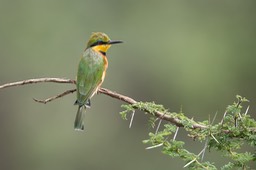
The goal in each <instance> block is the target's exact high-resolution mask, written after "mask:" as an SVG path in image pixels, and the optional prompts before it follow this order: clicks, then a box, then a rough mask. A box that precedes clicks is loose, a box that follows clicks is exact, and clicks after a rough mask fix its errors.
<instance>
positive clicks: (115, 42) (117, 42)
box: [108, 40, 123, 44]
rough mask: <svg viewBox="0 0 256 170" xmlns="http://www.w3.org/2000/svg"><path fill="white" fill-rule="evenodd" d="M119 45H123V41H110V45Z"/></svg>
mask: <svg viewBox="0 0 256 170" xmlns="http://www.w3.org/2000/svg"><path fill="white" fill-rule="evenodd" d="M119 43H123V41H120V40H110V41H109V42H108V44H119Z"/></svg>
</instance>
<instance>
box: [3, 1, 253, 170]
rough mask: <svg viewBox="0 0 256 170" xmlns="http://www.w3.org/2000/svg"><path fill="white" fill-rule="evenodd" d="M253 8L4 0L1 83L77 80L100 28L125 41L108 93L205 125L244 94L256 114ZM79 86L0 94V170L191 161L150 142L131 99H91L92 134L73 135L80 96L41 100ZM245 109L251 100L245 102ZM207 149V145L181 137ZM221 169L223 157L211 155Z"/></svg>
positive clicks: (162, 165) (114, 56)
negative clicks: (127, 115) (129, 115)
mask: <svg viewBox="0 0 256 170" xmlns="http://www.w3.org/2000/svg"><path fill="white" fill-rule="evenodd" d="M255 7H256V2H255V1H253V0H248V1H240V0H232V1H228V0H227V1H204V0H193V1H186V0H185V1H178V0H177V1H167V0H166V1H164V0H163V1H135V0H131V1H118V0H109V1H103V0H102V1H100V0H76V1H60V0H46V1H40V0H23V1H18V0H15V1H9V0H0V84H3V83H7V82H13V81H18V80H23V79H29V78H39V77H60V78H71V79H73V78H75V76H76V71H77V65H78V62H79V59H80V56H81V54H82V52H83V49H84V47H85V44H86V42H87V39H88V38H89V36H90V34H91V32H95V31H102V32H105V33H107V34H108V35H109V36H110V37H111V38H112V39H116V40H117V39H118V40H123V41H124V42H125V43H124V44H120V45H116V46H113V47H112V48H111V49H110V50H109V52H108V56H109V57H108V58H109V69H108V74H107V76H106V79H105V82H104V84H103V87H106V88H109V89H111V90H114V91H117V92H119V93H122V94H126V95H128V96H131V97H133V98H134V99H136V100H141V101H154V102H156V103H159V104H163V105H164V106H165V107H166V108H169V110H170V111H179V110H180V109H181V108H182V110H183V112H184V113H185V114H186V115H187V116H188V117H193V118H194V119H195V120H198V121H202V120H206V119H208V118H209V116H210V117H211V118H212V117H213V116H214V114H215V113H216V112H218V115H217V117H218V118H217V120H216V121H218V120H220V119H221V116H222V114H223V112H224V111H225V108H226V106H227V105H228V104H232V103H233V101H235V96H236V95H237V94H240V95H242V96H245V97H246V98H248V99H249V100H250V103H249V105H250V106H251V107H250V110H249V113H250V114H251V115H252V116H254V117H255V109H256V96H255V86H256V80H255V72H256V67H255V63H256V20H255V16H256V10H255ZM71 88H74V85H67V84H52V83H48V84H47V83H46V84H35V85H27V86H22V87H21V86H20V87H13V88H8V89H3V90H1V91H0V100H1V102H0V137H1V139H0V169H9V170H14V169H19V170H28V169H36V170H46V169H47V170H49V169H54V170H70V169H76V170H80V169H112V170H119V169H122V170H130V169H149V170H154V169H157V168H158V169H182V167H183V166H184V165H185V162H183V161H181V160H180V159H176V158H175V159H172V158H169V157H168V156H167V155H163V154H162V153H161V149H160V148H157V149H153V150H145V147H147V146H146V145H144V144H142V140H143V139H147V137H148V133H149V132H150V131H152V129H150V128H149V126H148V123H147V121H148V117H147V116H145V115H143V113H141V112H136V113H137V114H136V115H135V120H134V122H133V126H132V128H131V129H129V128H128V124H129V121H124V120H122V119H121V117H120V115H119V112H120V111H122V108H121V107H120V105H121V104H122V102H120V101H117V100H114V99H112V98H109V97H107V96H104V95H97V96H95V97H94V98H93V100H92V108H91V109H90V110H89V111H88V112H87V114H86V125H85V128H86V129H85V132H83V133H80V132H76V131H74V130H73V121H74V118H75V114H76V111H77V107H76V106H74V105H73V103H74V101H75V94H72V95H68V96H66V97H64V98H61V99H59V100H56V101H53V102H51V103H48V104H47V105H43V104H39V103H35V102H34V101H33V100H32V98H39V99H44V98H47V97H50V96H52V95H55V94H58V93H61V92H63V91H65V90H67V89H71ZM245 107H247V105H245ZM177 139H179V140H185V141H186V147H187V148H188V149H189V150H190V151H193V152H195V153H199V152H200V151H201V149H202V148H203V145H204V143H198V142H193V141H192V140H191V139H190V138H188V137H187V136H186V133H184V132H182V131H181V132H180V133H179V134H178V136H177ZM205 159H206V160H208V161H211V162H215V164H216V165H217V167H220V166H221V165H223V164H224V163H225V161H227V160H226V159H223V157H221V156H220V153H216V152H215V151H211V152H210V153H209V152H207V153H206V157H205ZM252 167H254V168H255V165H252Z"/></svg>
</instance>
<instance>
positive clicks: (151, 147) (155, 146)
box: [146, 143, 164, 150]
mask: <svg viewBox="0 0 256 170" xmlns="http://www.w3.org/2000/svg"><path fill="white" fill-rule="evenodd" d="M163 144H164V143H160V144H158V145H154V146H149V147H147V148H146V149H147V150H148V149H154V148H157V147H160V146H162V145H163Z"/></svg>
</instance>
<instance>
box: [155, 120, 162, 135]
mask: <svg viewBox="0 0 256 170" xmlns="http://www.w3.org/2000/svg"><path fill="white" fill-rule="evenodd" d="M162 120H163V119H160V120H159V123H158V125H157V127H156V132H155V134H157V132H158V130H159V127H160V125H161V123H162Z"/></svg>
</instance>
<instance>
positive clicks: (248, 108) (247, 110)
mask: <svg viewBox="0 0 256 170" xmlns="http://www.w3.org/2000/svg"><path fill="white" fill-rule="evenodd" d="M249 108H250V106H248V107H247V109H246V111H245V113H244V115H247V113H248V111H249Z"/></svg>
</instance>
